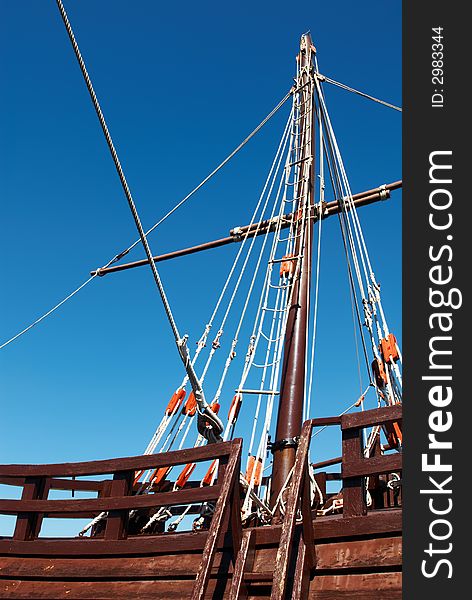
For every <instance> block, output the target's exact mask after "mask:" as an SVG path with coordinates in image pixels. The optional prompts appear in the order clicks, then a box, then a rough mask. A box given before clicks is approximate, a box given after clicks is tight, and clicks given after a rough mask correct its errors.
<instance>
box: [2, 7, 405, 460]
mask: <svg viewBox="0 0 472 600" xmlns="http://www.w3.org/2000/svg"><path fill="white" fill-rule="evenodd" d="M65 5H66V9H67V10H68V12H69V16H70V19H71V22H72V25H73V27H74V30H75V33H76V37H77V40H78V42H79V44H80V46H81V50H82V54H83V56H84V58H85V60H86V63H87V65H88V68H89V72H90V74H91V77H92V80H93V82H94V86H95V89H96V92H97V94H98V96H99V98H100V101H101V103H102V107H103V110H104V112H105V116H106V118H107V121H108V124H109V127H110V130H111V132H112V135H113V137H114V140H115V144H116V147H117V150H118V153H119V155H120V158H121V161H122V164H123V167H124V169H125V172H126V174H127V178H128V181H129V184H130V187H131V189H132V191H133V194H134V196H135V199H136V202H137V205H138V209H139V211H140V214H141V217H142V220H143V223H144V226H145V227H146V226H147V227H149V226H150V225H151V224H153V223H154V222H155V221H156V220H157V219H158V218H159V217H160V216H161V215H163V214H164V213H165V212H166V211H167V210H168V209H169V208H170V207H171V206H173V205H174V204H175V203H176V202H177V201H178V200H179V199H181V198H182V197H183V196H184V195H185V194H186V193H188V192H189V191H190V190H191V189H192V188H193V187H194V186H195V185H196V184H197V183H198V182H199V181H200V180H201V179H202V178H203V177H204V176H205V175H206V174H207V173H208V172H209V171H211V170H212V169H213V168H214V167H215V166H216V165H217V164H218V163H219V162H220V161H221V160H222V159H223V158H224V157H225V156H226V155H227V154H228V153H229V152H230V151H231V150H232V149H233V148H234V147H235V146H236V145H237V144H238V143H239V142H240V141H241V140H242V139H243V138H244V137H245V136H246V135H247V133H248V132H249V131H251V129H252V128H253V127H255V126H256V125H257V124H258V123H259V122H260V121H261V120H262V118H263V117H264V116H265V115H266V114H267V113H268V112H269V111H270V110H271V108H272V107H273V106H274V105H275V104H276V103H277V102H278V100H279V99H280V98H281V97H283V96H284V94H285V93H286V91H287V90H288V89H289V88H290V86H291V84H292V77H293V75H294V69H295V55H296V53H297V50H298V42H299V37H300V35H301V34H302V33H303V32H305V31H306V30H311V32H312V36H313V38H314V42H315V45H316V47H317V49H318V59H319V64H320V70H321V71H322V72H323V73H325V74H327V75H329V76H331V77H332V78H334V79H337V80H339V81H342V82H345V83H347V84H350V85H352V86H353V87H357V88H359V89H362V90H364V91H366V92H369V93H371V94H373V95H375V96H378V97H380V98H384V99H385V100H389V101H391V102H393V103H395V104H401V7H400V3H399V2H387V1H385V0H382V1H380V2H379V1H378V0H377V1H375V2H374V1H370V0H369V1H364V2H361V3H354V2H348V1H346V0H343V1H338V2H311V3H302V4H301V5H300V8H297V7H296V4H294V3H289V2H280V1H278V0H275V1H274V0H270V1H263V2H236V1H235V2H231V3H222V2H208V1H204V2H199V3H195V2H188V1H187V0H183V1H182V2H179V3H161V2H150V1H148V0H143V1H141V2H131V1H130V0H113V1H111V0H106V1H103V0H102V1H100V2H96V1H93V2H92V1H91V0H82V1H81V2H73V1H71V0H69V1H68V2H66V3H65ZM1 12H2V15H1V19H0V21H1V23H0V57H1V58H0V60H1V79H2V87H3V93H2V94H1V96H0V136H1V137H0V177H1V181H2V192H1V195H2V224H1V228H2V235H1V236H0V244H1V250H0V252H1V256H2V267H1V269H2V293H1V298H0V306H1V309H0V310H1V313H0V314H1V317H0V323H1V327H0V329H1V339H0V343H1V342H3V341H4V340H5V339H7V338H9V337H10V336H12V335H13V334H15V333H16V332H17V331H18V330H19V329H21V328H23V327H24V326H26V325H27V324H28V323H29V322H31V321H32V320H33V319H35V318H36V317H38V316H39V315H40V314H42V313H43V312H45V311H46V310H47V309H49V308H50V307H51V306H52V305H53V304H55V303H56V302H57V301H58V300H60V299H61V298H62V297H64V295H65V294H66V293H68V292H69V291H71V290H72V289H74V288H75V287H76V286H77V285H78V284H79V283H80V282H81V281H83V280H84V279H85V278H86V277H87V274H88V272H89V270H90V269H93V268H95V267H97V266H100V265H102V264H103V263H105V262H106V261H107V260H108V259H109V258H110V257H111V256H112V255H113V254H115V253H116V252H117V251H120V250H121V249H123V248H124V247H126V246H127V245H128V244H129V243H130V242H131V241H133V240H134V239H135V238H136V233H135V229H134V224H133V222H132V219H131V216H130V214H129V210H128V207H127V206H126V202H125V200H124V197H123V194H122V191H121V188H120V185H119V181H118V178H117V176H116V173H115V170H114V168H113V164H112V162H111V159H110V157H109V154H108V149H107V147H106V144H105V142H104V140H103V136H102V133H101V130H100V128H99V125H98V122H97V119H96V116H95V113H94V111H93V108H92V106H91V103H90V100H89V97H88V94H87V92H86V89H85V86H84V83H83V81H82V77H81V74H80V72H79V69H78V67H77V64H76V60H75V57H74V55H73V52H72V49H71V47H70V43H69V40H68V38H67V35H66V32H65V30H64V27H63V24H62V21H61V19H60V17H59V14H58V11H57V8H56V4H55V2H54V1H53V0H42V1H41V2H38V1H35V0H25V1H24V2H21V3H18V2H16V1H13V0H3V2H2V6H1ZM326 93H327V99H328V105H329V108H330V112H331V116H332V120H333V124H334V127H335V129H336V131H337V135H338V139H339V141H340V145H341V149H342V151H343V154H344V159H345V163H346V166H347V170H348V174H349V175H350V179H351V184H352V189H353V191H354V192H356V191H362V190H364V189H369V188H371V187H375V186H377V185H379V184H382V183H386V182H390V181H395V180H396V179H400V178H401V115H399V113H397V112H394V111H391V110H389V109H387V108H384V107H381V106H379V105H376V104H373V103H370V102H368V101H367V100H364V99H360V98H358V97H357V96H354V95H352V94H348V93H347V92H344V91H342V90H339V89H337V88H329V89H327V90H326ZM286 109H288V105H287V107H286ZM286 116H287V110H285V111H282V112H281V113H280V114H279V115H278V116H277V117H276V118H274V120H273V121H271V123H270V125H268V126H267V127H266V128H265V129H264V130H263V131H262V132H261V133H260V134H259V135H258V137H257V138H255V139H254V140H253V141H252V142H251V144H250V145H249V146H247V147H246V148H245V149H244V151H243V152H242V153H241V154H240V155H238V157H237V158H236V159H235V160H234V161H233V162H231V163H230V165H228V167H227V168H225V169H224V171H222V172H221V174H220V175H219V176H218V177H217V178H215V179H214V180H213V181H212V182H211V183H210V184H209V185H208V186H207V187H205V188H204V189H203V190H202V191H201V192H200V193H199V194H198V195H197V196H195V197H194V198H193V199H192V200H191V201H190V202H189V203H188V205H187V206H186V207H185V208H184V209H183V210H182V211H181V212H179V213H177V214H176V215H175V217H174V218H172V219H171V220H169V221H167V222H166V224H165V225H163V226H162V227H161V228H159V229H158V230H157V231H156V232H155V233H154V234H153V235H152V236H151V237H150V243H151V247H152V249H153V252H154V253H160V252H165V251H170V250H173V249H176V248H179V247H185V246H189V245H192V244H194V243H199V242H204V241H207V240H211V239H213V238H217V237H223V236H225V235H227V232H228V230H229V229H230V228H232V227H234V226H236V225H242V224H244V223H246V222H248V220H249V216H250V211H251V210H252V207H253V205H254V203H255V200H256V198H257V195H258V193H259V191H260V188H261V186H262V184H263V182H264V179H265V176H266V173H267V170H268V167H269V166H270V162H271V159H272V155H273V151H274V148H275V144H276V142H277V140H278V137H279V136H280V133H281V130H282V126H283V123H284V121H285V119H286ZM360 214H361V220H362V223H363V225H364V228H365V231H366V236H367V242H368V245H369V248H370V250H371V255H372V257H373V262H374V268H375V271H376V274H377V277H378V279H379V280H380V282H381V284H382V291H383V295H384V303H385V308H386V311H387V314H388V318H389V321H390V324H391V328H392V330H394V331H395V333H396V334H397V336H398V337H401V335H400V334H401V331H400V328H401V193H400V192H396V193H395V194H394V196H393V199H392V200H390V201H389V202H386V203H382V204H379V205H375V206H372V207H369V208H366V209H363V210H362V211H360ZM326 223H327V224H326V227H325V237H324V240H323V243H324V246H323V258H322V284H321V285H322V291H321V298H320V313H319V319H320V320H319V338H318V348H317V352H318V354H317V357H318V360H317V365H316V369H317V370H316V374H315V382H316V383H315V388H314V401H313V403H314V407H315V414H316V415H318V416H320V415H332V414H337V413H338V412H340V411H341V410H343V409H344V408H345V407H346V406H347V405H349V404H351V403H352V402H353V401H354V400H355V399H356V398H357V395H358V391H359V383H358V378H357V373H356V363H355V358H354V345H353V333H352V319H351V312H350V310H351V309H350V303H349V291H348V287H347V278H346V269H345V264H344V262H343V255H342V252H341V238H340V234H339V226H338V223H337V220H335V219H332V222H330V223H329V224H328V222H326ZM236 251H237V247H236V245H234V246H230V247H227V248H225V249H220V250H215V251H213V252H211V253H208V254H205V255H201V256H199V257H196V256H194V257H188V258H183V259H179V260H178V261H175V262H169V263H166V264H162V265H161V267H160V272H161V275H162V278H163V281H164V284H165V286H166V290H167V291H168V294H169V298H170V301H171V303H172V306H173V308H174V311H175V316H176V319H177V321H178V324H179V327H180V329H181V330H182V332H188V333H189V334H190V339H191V341H192V342H195V341H196V339H197V338H198V337H199V335H200V333H201V331H202V329H203V327H204V324H205V323H206V321H207V319H208V316H209V314H210V312H211V308H212V306H213V303H214V301H215V300H216V295H217V290H218V287H219V286H221V284H222V282H223V280H224V277H225V273H226V271H227V269H228V268H229V265H230V264H231V261H232V259H233V257H234V255H235V253H236ZM142 256H143V253H142V250H141V249H140V248H137V249H136V250H135V252H134V253H133V254H132V255H131V256H130V257H129V258H130V260H132V259H138V258H141V257H142ZM240 352H241V354H242V353H243V351H242V350H240ZM0 370H1V384H0V385H1V388H0V392H1V413H0V415H1V417H0V421H1V425H0V461H1V462H5V463H7V462H59V461H60V462H62V461H69V460H72V461H73V460H86V459H94V458H101V457H109V456H124V455H134V454H139V453H140V452H141V451H142V450H143V449H144V447H145V446H146V444H147V441H148V439H149V437H150V435H151V434H152V432H153V430H154V427H155V425H156V423H157V422H158V421H159V420H160V418H161V415H162V411H163V409H164V407H165V405H166V404H167V401H168V399H169V397H170V395H171V394H172V392H173V390H174V389H175V387H176V386H177V385H178V384H179V383H180V380H181V376H182V368H181V366H180V363H179V359H178V357H177V354H176V352H175V349H174V345H173V341H172V338H171V335H170V332H169V330H168V328H167V324H166V322H165V319H164V314H163V310H162V307H161V304H160V301H159V299H158V296H157V293H156V291H155V288H154V283H153V281H152V277H151V274H150V272H149V270H148V269H143V268H142V269H139V270H138V269H137V270H134V271H128V272H126V273H122V274H117V275H113V276H109V277H106V278H104V279H100V280H96V281H95V282H93V283H92V284H91V285H90V286H88V287H87V288H86V289H85V290H84V291H83V292H82V293H80V294H79V295H78V296H76V297H75V298H74V299H73V300H72V301H70V302H69V303H68V304H66V305H65V306H64V307H63V308H62V309H61V310H60V311H59V312H57V313H56V314H55V315H54V316H52V317H51V318H49V319H48V320H47V321H45V322H44V323H42V324H40V325H38V326H37V328H35V329H33V330H32V331H31V332H29V333H28V334H27V335H25V336H24V337H23V338H21V339H19V340H18V341H17V342H15V343H14V344H12V345H10V346H9V347H8V348H6V349H4V350H3V351H1V352H0ZM212 381H213V380H211V378H210V385H211V382H212ZM231 397H232V391H231V388H230V389H229V391H228V392H227V393H226V400H225V402H224V407H223V413H226V411H227V404H226V402H227V401H228V400H229V399H230V398H231ZM241 433H244V424H243V426H242V430H241ZM322 435H324V434H322ZM333 436H334V437H333ZM317 439H318V442H317V443H318V444H319V454H317V456H319V458H320V459H322V458H324V457H326V456H329V455H333V452H334V453H335V452H337V450H333V446H332V443H334V441H335V440H336V439H337V434H336V436H335V435H334V434H332V435H331V434H328V435H327V436H326V439H325V440H324V441H323V440H322V436H320V437H319V438H317Z"/></svg>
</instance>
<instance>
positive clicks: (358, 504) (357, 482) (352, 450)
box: [342, 427, 367, 517]
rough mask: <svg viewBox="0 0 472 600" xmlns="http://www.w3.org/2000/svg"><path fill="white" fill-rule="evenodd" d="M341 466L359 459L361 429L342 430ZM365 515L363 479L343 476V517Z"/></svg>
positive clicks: (361, 454) (360, 455) (360, 454)
mask: <svg viewBox="0 0 472 600" xmlns="http://www.w3.org/2000/svg"><path fill="white" fill-rule="evenodd" d="M342 446H343V465H344V464H347V463H348V462H349V461H351V460H357V459H361V458H362V457H363V453H362V448H363V445H362V428H361V427H358V428H353V429H344V430H343V432H342ZM365 514H367V506H366V500H365V485H364V477H348V478H344V476H343V517H358V516H362V515H365Z"/></svg>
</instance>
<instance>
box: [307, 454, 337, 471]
mask: <svg viewBox="0 0 472 600" xmlns="http://www.w3.org/2000/svg"><path fill="white" fill-rule="evenodd" d="M342 462H343V457H342V456H336V458H330V459H328V460H322V461H321V462H317V463H313V464H312V465H311V466H312V467H313V469H315V470H316V469H323V468H324V467H331V466H332V465H339V464H341V463H342Z"/></svg>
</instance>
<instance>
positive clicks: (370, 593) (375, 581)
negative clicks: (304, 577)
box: [309, 572, 402, 600]
mask: <svg viewBox="0 0 472 600" xmlns="http://www.w3.org/2000/svg"><path fill="white" fill-rule="evenodd" d="M401 588H402V574H401V573H399V572H395V573H383V572H380V573H363V574H345V575H321V576H318V577H315V578H314V579H313V581H312V582H311V585H310V595H309V598H310V600H312V599H318V598H323V600H324V599H328V598H355V599H356V600H361V599H363V598H369V599H370V598H377V597H379V596H378V594H379V592H384V593H390V592H394V591H401ZM336 593H338V594H344V596H341V595H339V596H337V595H336ZM329 594H331V595H329ZM351 594H352V595H351ZM362 594H364V595H362ZM384 597H385V598H386V597H387V596H384Z"/></svg>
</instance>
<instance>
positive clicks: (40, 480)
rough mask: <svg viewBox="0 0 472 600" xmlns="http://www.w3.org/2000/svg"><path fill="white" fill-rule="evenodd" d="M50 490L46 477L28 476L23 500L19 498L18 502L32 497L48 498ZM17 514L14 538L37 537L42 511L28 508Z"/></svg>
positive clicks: (22, 496) (24, 485) (26, 538)
mask: <svg viewBox="0 0 472 600" xmlns="http://www.w3.org/2000/svg"><path fill="white" fill-rule="evenodd" d="M48 491H49V488H48V482H47V480H46V479H45V478H44V477H27V478H25V481H24V484H23V492H22V494H21V500H17V502H19V503H20V504H22V503H23V502H25V503H27V502H28V501H30V500H31V499H36V498H46V497H47V495H48ZM33 501H34V500H33ZM40 502H41V500H40ZM17 514H18V516H17V519H16V524H15V531H14V533H13V539H15V540H29V539H34V538H35V537H37V536H38V535H39V531H40V529H41V522H42V514H41V513H40V512H39V513H38V512H36V513H32V512H31V511H28V510H23V511H19V512H18V513H17Z"/></svg>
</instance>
